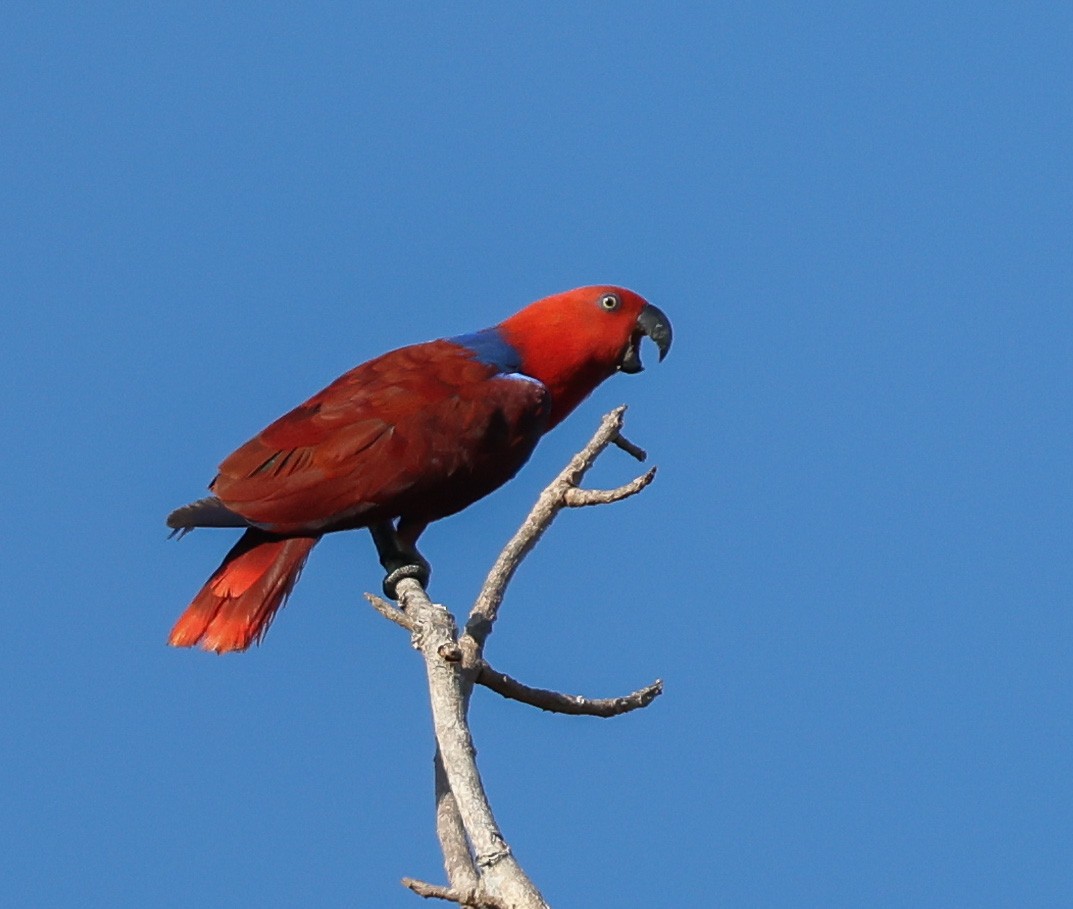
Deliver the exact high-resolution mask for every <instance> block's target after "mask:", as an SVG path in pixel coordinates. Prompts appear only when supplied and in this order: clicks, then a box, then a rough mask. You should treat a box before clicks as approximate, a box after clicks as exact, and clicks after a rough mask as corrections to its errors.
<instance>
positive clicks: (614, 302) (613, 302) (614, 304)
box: [600, 294, 622, 312]
mask: <svg viewBox="0 0 1073 909" xmlns="http://www.w3.org/2000/svg"><path fill="white" fill-rule="evenodd" d="M621 305H622V301H621V300H619V298H618V294H604V295H603V296H602V297H600V306H601V308H603V309H606V310H607V311H608V312H614V311H615V310H616V309H618V308H619V306H621Z"/></svg>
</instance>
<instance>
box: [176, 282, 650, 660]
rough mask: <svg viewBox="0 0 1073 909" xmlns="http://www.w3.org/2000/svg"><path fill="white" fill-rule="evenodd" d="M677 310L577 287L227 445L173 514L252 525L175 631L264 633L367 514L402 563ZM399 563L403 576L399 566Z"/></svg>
mask: <svg viewBox="0 0 1073 909" xmlns="http://www.w3.org/2000/svg"><path fill="white" fill-rule="evenodd" d="M642 334H649V335H650V336H651V337H652V338H653V340H655V341H656V342H657V344H658V345H659V347H660V353H661V359H662V355H663V354H664V353H665V352H666V350H667V348H668V347H669V346H670V324H669V322H668V321H667V319H666V316H664V315H663V314H662V313H661V312H660V311H659V310H657V309H656V308H655V307H653V306H651V305H650V304H648V303H646V302H645V301H644V300H643V299H642V298H641V297H639V296H638V295H636V294H634V293H632V292H631V291H628V290H624V289H622V288H616V287H587V288H579V289H577V290H574V291H570V292H568V293H565V294H558V295H556V296H554V297H548V298H546V299H544V300H540V301H537V302H536V303H534V304H532V305H530V306H529V307H526V308H525V309H523V310H522V311H521V312H519V313H517V314H515V315H514V316H512V317H511V318H509V319H507V320H506V321H504V322H503V323H501V324H500V325H498V326H496V327H495V328H493V329H488V330H485V331H483V332H477V333H475V334H471V335H463V336H459V337H457V338H451V339H445V340H439V341H430V342H427V343H424V344H416V345H413V346H410V347H404V348H400V349H398V350H394V351H391V352H390V353H387V354H384V355H383V356H380V357H377V358H376V359H373V360H370V361H369V362H367V363H363V364H362V365H360V366H358V367H356V368H354V369H352V370H350V372H347V373H345V374H344V375H342V376H341V377H340V378H338V379H336V380H335V381H334V382H333V383H332V384H331V385H329V386H328V387H327V388H325V389H324V390H323V391H321V392H319V393H318V394H316V395H314V396H313V397H312V398H310V399H309V400H308V401H306V402H305V403H304V404H301V405H300V406H298V407H296V408H295V409H294V410H292V411H291V412H290V413H288V414H286V415H284V416H283V417H281V418H280V419H278V420H276V421H275V422H274V423H272V424H271V425H270V426H268V427H267V428H266V429H265V430H263V431H262V432H261V433H259V434H258V435H257V436H256V437H254V438H253V439H251V440H250V441H249V442H247V443H246V444H245V445H243V446H241V447H240V448H239V449H237V450H236V451H235V452H234V453H232V454H231V455H230V456H228V457H227V458H226V459H225V460H224V461H223V463H222V464H221V465H220V468H219V473H218V474H217V476H216V478H215V479H214V480H213V482H212V484H211V485H210V489H211V491H212V493H213V496H212V497H210V498H208V499H202V500H200V501H199V502H194V503H192V504H191V505H187V506H184V507H183V508H180V509H177V510H176V511H175V512H173V513H172V514H171V515H170V516H169V518H168V524H169V526H171V527H172V528H174V529H177V530H181V531H183V532H185V531H187V530H190V529H192V528H194V527H205V526H208V527H213V526H215V527H220V526H235V527H246V528H248V529H247V531H246V533H245V534H244V535H243V537H242V539H241V540H240V541H239V542H238V543H237V544H236V546H235V547H234V548H233V549H232V550H231V551H230V552H229V553H228V554H227V556H226V557H225V559H224V561H223V563H222V564H221V565H220V567H219V568H218V569H217V570H216V571H215V572H214V573H213V575H212V577H211V578H210V579H209V581H208V582H207V583H206V584H205V586H204V587H203V588H202V589H201V591H200V592H199V593H198V594H197V596H196V597H195V598H194V600H193V602H192V603H191V604H190V606H189V607H188V608H187V610H186V612H185V613H184V614H183V616H182V617H181V618H180V619H179V621H178V623H177V624H176V625H175V627H174V628H173V629H172V632H171V636H170V638H169V643H171V644H174V645H177V646H190V645H194V644H201V645H202V646H203V647H205V649H208V650H215V651H217V652H224V651H228V650H244V649H245V648H246V647H248V646H249V645H250V643H252V642H253V641H255V640H260V638H261V637H262V636H263V635H264V633H265V631H266V630H267V628H268V625H269V623H270V622H271V621H272V618H273V616H274V615H275V613H276V611H277V610H278V608H279V607H280V606H281V605H282V603H283V601H284V600H285V599H286V597H287V595H288V594H289V593H290V591H291V589H292V588H293V586H294V584H295V582H296V581H297V579H298V575H299V573H300V571H301V569H302V567H303V565H304V564H305V560H306V557H307V556H308V555H309V552H310V550H311V549H312V548H313V546H314V545H315V544H316V542H317V540H318V539H319V537H320V536H321V535H322V534H324V533H329V532H333V531H337V530H347V529H353V528H358V527H369V528H370V529H372V531H373V536H374V540H375V541H376V543H377V548H378V550H379V551H380V557H381V563H382V564H383V565H384V567H385V568H387V569H388V570H389V572H390V571H391V570H392V569H401V568H404V567H405V568H412V567H414V566H416V567H417V568H420V569H421V570H422V571H423V572H424V573H423V574H421V573H420V572H419V573H418V576H419V577H421V579H422V580H427V563H424V561H423V559H421V557H420V555H419V554H418V553H417V550H416V549H415V548H414V547H415V544H416V541H417V538H418V536H419V535H420V534H421V532H422V531H423V530H424V528H425V527H426V526H427V524H428V523H429V522H430V521H434V520H437V519H439V518H442V517H446V516H447V515H450V514H454V513H455V512H457V511H460V510H461V509H463V508H465V507H466V506H467V505H470V504H471V503H473V502H475V501H476V500H477V499H479V498H481V497H483V496H485V495H487V494H488V493H489V492H491V491H492V490H494V489H496V488H498V487H499V486H501V485H502V484H503V483H505V482H506V481H507V480H509V479H510V478H511V477H513V476H514V474H515V473H517V471H518V470H519V469H520V468H521V466H522V465H523V464H524V463H525V461H526V460H527V459H528V458H529V455H530V454H531V452H532V450H533V447H534V446H535V445H536V443H537V441H538V440H539V438H540V436H541V435H542V434H543V433H545V432H546V431H548V430H549V429H550V428H551V427H553V426H554V425H556V424H557V423H558V422H559V421H560V420H562V419H563V418H564V417H565V416H566V415H567V414H568V413H569V412H570V411H571V410H573V409H574V407H576V406H577V404H578V403H579V402H580V401H581V400H583V399H584V398H585V397H586V396H587V395H588V394H589V393H590V392H591V391H592V390H593V389H594V388H595V387H596V386H597V385H598V384H599V383H600V382H602V381H603V380H604V379H606V378H607V377H608V376H610V375H611V374H613V373H614V372H615V371H616V370H617V369H622V370H624V371H628V372H635V371H638V370H639V369H640V362H639V360H638V359H637V345H638V344H639V341H640V336H641V335H642ZM390 577H391V575H390V574H389V578H390Z"/></svg>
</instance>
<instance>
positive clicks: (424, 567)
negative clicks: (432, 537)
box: [384, 556, 432, 600]
mask: <svg viewBox="0 0 1073 909" xmlns="http://www.w3.org/2000/svg"><path fill="white" fill-rule="evenodd" d="M418 558H420V556H419V557H418ZM384 567H385V568H386V567H388V566H384ZM431 574H432V569H431V568H430V567H429V564H428V562H426V561H425V560H424V559H421V561H420V562H417V561H416V560H413V561H411V562H410V563H409V564H407V565H400V566H399V567H398V568H396V569H394V570H391V571H388V573H387V574H386V575H385V576H384V594H385V595H386V596H387V597H389V598H390V599H392V600H398V598H399V596H398V586H399V581H401V580H402V579H403V578H413V579H414V580H415V581H417V583H418V584H420V585H421V586H422V587H428V579H429V576H430V575H431Z"/></svg>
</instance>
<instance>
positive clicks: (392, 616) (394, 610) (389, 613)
mask: <svg viewBox="0 0 1073 909" xmlns="http://www.w3.org/2000/svg"><path fill="white" fill-rule="evenodd" d="M365 599H367V600H368V601H369V604H370V605H371V606H372V607H373V609H375V610H376V611H377V612H379V613H380V615H382V616H383V617H384V618H385V619H387V620H388V621H390V622H394V623H395V624H396V625H399V626H401V627H403V628H405V629H406V630H407V631H410V632H412V631H413V630H414V623H413V622H412V621H411V619H410V617H409V616H408V615H406V613H404V612H403V611H402V610H401V609H399V608H398V607H397V606H393V605H392V604H391V603H389V602H388V601H387V600H385V599H384V598H383V597H378V596H377V595H376V594H375V593H367V594H365Z"/></svg>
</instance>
